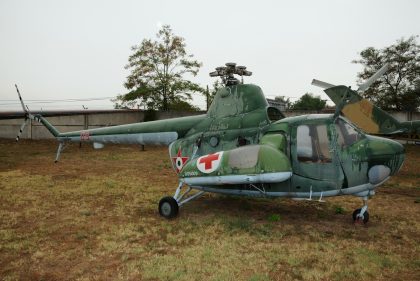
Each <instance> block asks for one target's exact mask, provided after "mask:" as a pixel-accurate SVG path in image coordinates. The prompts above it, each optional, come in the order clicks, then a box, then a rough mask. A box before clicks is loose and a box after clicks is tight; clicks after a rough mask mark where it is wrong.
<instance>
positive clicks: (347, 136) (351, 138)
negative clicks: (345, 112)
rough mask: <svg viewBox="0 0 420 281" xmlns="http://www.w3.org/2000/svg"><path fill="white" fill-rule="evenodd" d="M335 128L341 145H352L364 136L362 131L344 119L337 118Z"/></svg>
mask: <svg viewBox="0 0 420 281" xmlns="http://www.w3.org/2000/svg"><path fill="white" fill-rule="evenodd" d="M335 129H336V131H337V135H338V139H337V141H338V144H340V145H341V146H343V145H344V146H350V145H352V144H353V143H355V142H357V141H358V140H360V139H361V138H362V134H361V133H359V132H358V131H357V130H356V129H355V128H354V127H353V126H351V125H350V124H349V123H347V122H345V121H344V120H342V119H338V120H337V122H336V123H335Z"/></svg>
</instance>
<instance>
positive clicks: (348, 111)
mask: <svg viewBox="0 0 420 281" xmlns="http://www.w3.org/2000/svg"><path fill="white" fill-rule="evenodd" d="M387 69H388V65H384V66H383V67H382V68H381V69H380V70H379V71H378V72H377V73H376V74H375V75H373V76H372V77H371V78H370V79H368V80H367V81H366V82H365V83H363V84H362V85H360V87H359V88H358V89H357V91H354V90H352V89H351V88H350V87H345V86H334V85H332V84H329V83H326V82H322V81H319V80H316V79H314V80H313V81H312V84H313V85H315V86H318V87H321V88H324V89H325V90H324V92H325V93H326V94H327V95H328V96H329V97H330V99H331V100H332V101H333V102H334V103H335V104H336V107H337V111H338V112H340V113H341V114H342V115H344V116H345V117H346V118H347V119H349V120H350V121H351V122H353V123H354V124H355V125H357V126H358V127H359V128H361V129H362V130H363V131H365V132H366V133H368V134H374V135H384V136H387V137H391V138H396V139H404V140H411V141H420V120H415V121H403V122H400V121H398V120H396V119H395V118H394V117H392V116H391V115H390V114H388V113H387V112H385V111H383V110H382V109H380V108H379V107H377V106H375V105H374V104H373V103H372V102H370V101H369V100H368V99H365V98H362V97H361V96H360V95H359V94H358V92H359V93H362V92H364V91H365V90H366V89H367V88H369V86H370V85H371V84H372V83H373V82H374V81H375V80H376V79H377V78H379V77H380V76H381V75H382V74H383V73H385V72H386V71H387Z"/></svg>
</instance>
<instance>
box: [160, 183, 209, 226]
mask: <svg viewBox="0 0 420 281" xmlns="http://www.w3.org/2000/svg"><path fill="white" fill-rule="evenodd" d="M183 185H184V184H183V183H182V182H180V183H179V185H178V188H177V189H176V191H175V194H174V197H171V196H166V197H163V198H162V199H161V200H160V202H159V214H160V215H161V216H162V217H165V218H167V219H172V218H175V217H176V216H177V215H178V212H179V207H181V206H182V205H184V204H186V203H188V202H190V201H192V200H194V199H197V198H198V197H200V196H201V195H203V193H204V191H199V192H197V193H195V194H193V195H191V196H189V197H187V198H185V199H183V198H184V197H185V196H186V195H187V194H188V193H190V191H191V190H192V188H191V187H189V186H188V188H187V190H186V191H185V192H184V193H182V194H181V190H182V187H183Z"/></svg>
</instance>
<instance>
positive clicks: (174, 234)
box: [0, 140, 420, 281]
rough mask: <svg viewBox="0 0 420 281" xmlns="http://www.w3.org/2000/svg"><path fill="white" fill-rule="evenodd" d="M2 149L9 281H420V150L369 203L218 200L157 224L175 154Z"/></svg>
mask: <svg viewBox="0 0 420 281" xmlns="http://www.w3.org/2000/svg"><path fill="white" fill-rule="evenodd" d="M56 146H57V144H56V143H55V142H50V141H21V142H20V143H19V144H15V143H13V141H11V140H0V280H254V281H257V280H420V147H419V146H407V147H406V149H407V159H406V162H405V164H404V166H403V168H402V170H401V171H400V173H399V174H398V176H395V177H393V178H392V179H391V180H389V181H388V182H387V183H386V184H385V185H384V186H383V187H381V188H380V189H378V190H377V195H376V196H375V197H374V198H373V199H372V200H370V201H369V212H370V222H369V223H368V225H367V226H363V225H355V224H353V222H352V220H351V214H352V212H353V210H354V209H355V208H358V207H360V206H361V205H362V201H361V200H360V199H359V198H354V197H336V198H331V199H327V202H326V203H319V202H316V201H315V202H308V201H299V202H297V201H293V200H289V199H276V200H269V199H251V198H237V197H225V196H220V195H214V194H208V195H204V196H203V197H202V198H200V199H198V200H196V201H193V202H191V203H189V204H187V205H186V206H184V207H182V208H181V210H180V215H179V217H178V218H176V219H174V220H170V221H168V220H165V219H163V218H161V217H160V216H159V214H158V212H157V203H158V202H159V200H160V198H161V197H163V196H165V195H172V194H173V192H174V191H175V188H176V185H177V179H176V177H175V174H174V172H173V171H172V168H171V165H170V161H169V158H168V153H167V149H166V148H161V147H146V151H140V149H139V148H138V147H135V146H106V147H105V148H104V149H103V150H99V151H98V150H93V149H92V148H91V147H90V146H89V147H88V146H87V145H86V146H83V147H82V148H79V147H78V145H72V146H70V147H69V148H67V149H66V150H65V151H64V152H63V154H62V157H61V162H59V163H57V164H55V163H54V157H55V150H56Z"/></svg>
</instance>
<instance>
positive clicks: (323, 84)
mask: <svg viewBox="0 0 420 281" xmlns="http://www.w3.org/2000/svg"><path fill="white" fill-rule="evenodd" d="M311 84H312V85H314V86H317V87H320V88H323V89H328V88H332V87H335V85H333V84H330V83H327V82H323V81H320V80H316V79H312V83H311Z"/></svg>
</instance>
